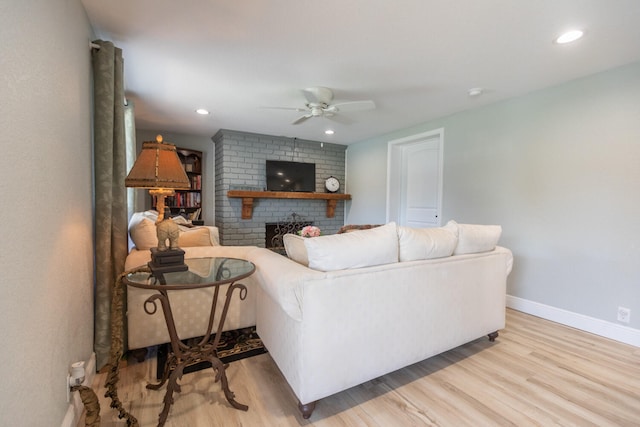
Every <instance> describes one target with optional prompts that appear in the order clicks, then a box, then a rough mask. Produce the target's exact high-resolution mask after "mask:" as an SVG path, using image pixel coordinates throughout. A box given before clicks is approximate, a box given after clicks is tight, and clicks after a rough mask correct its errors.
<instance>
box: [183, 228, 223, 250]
mask: <svg viewBox="0 0 640 427" xmlns="http://www.w3.org/2000/svg"><path fill="white" fill-rule="evenodd" d="M178 246H180V247H183V248H188V247H192V246H216V245H215V244H214V242H212V241H211V233H210V232H209V229H208V228H206V227H197V228H191V229H189V230H187V231H182V230H181V231H180V237H178Z"/></svg>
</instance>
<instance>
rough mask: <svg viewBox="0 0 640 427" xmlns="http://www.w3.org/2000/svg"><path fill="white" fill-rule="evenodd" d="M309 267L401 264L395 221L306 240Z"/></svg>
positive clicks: (317, 268)
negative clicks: (366, 228) (399, 262)
mask: <svg viewBox="0 0 640 427" xmlns="http://www.w3.org/2000/svg"><path fill="white" fill-rule="evenodd" d="M304 245H305V247H306V249H307V254H308V258H309V267H310V268H313V269H314V270H320V271H333V270H344V269H348V268H362V267H370V266H373V265H381V264H390V263H394V262H398V232H397V227H396V224H395V222H390V223H389V224H386V225H383V226H380V227H376V228H372V229H370V230H359V231H353V232H351V233H344V234H334V235H330V236H320V237H311V238H304Z"/></svg>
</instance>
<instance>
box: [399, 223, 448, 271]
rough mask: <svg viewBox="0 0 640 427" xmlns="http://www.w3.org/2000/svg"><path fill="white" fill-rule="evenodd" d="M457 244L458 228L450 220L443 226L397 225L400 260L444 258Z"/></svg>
mask: <svg viewBox="0 0 640 427" xmlns="http://www.w3.org/2000/svg"><path fill="white" fill-rule="evenodd" d="M457 244H458V228H457V226H456V224H455V223H452V221H450V222H449V223H448V224H447V225H445V226H444V227H437V228H411V227H403V226H398V245H399V258H400V261H402V262H405V261H416V260H420V259H433V258H444V257H448V256H451V254H453V251H454V249H455V248H456V245H457Z"/></svg>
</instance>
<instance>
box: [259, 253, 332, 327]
mask: <svg viewBox="0 0 640 427" xmlns="http://www.w3.org/2000/svg"><path fill="white" fill-rule="evenodd" d="M248 260H249V261H251V262H253V263H254V264H255V265H256V273H255V274H256V275H257V276H258V280H259V282H260V286H261V287H262V289H263V290H264V291H265V292H266V293H267V294H268V295H269V296H270V297H271V298H272V299H273V300H274V301H275V302H276V303H277V304H278V305H279V306H280V307H281V308H282V310H283V311H284V312H285V313H287V315H289V316H290V317H291V318H292V319H294V320H296V321H301V320H302V316H303V310H302V306H303V299H304V292H303V290H304V286H303V285H304V284H305V283H308V282H311V281H315V280H323V279H325V278H326V276H327V274H326V273H325V272H323V271H316V270H312V269H310V268H308V267H305V266H304V265H302V264H299V263H297V262H295V261H292V260H291V259H289V258H287V257H286V256H283V255H280V254H277V253H275V252H273V251H271V250H269V249H264V248H257V249H256V250H253V251H251V252H250V253H249V254H248Z"/></svg>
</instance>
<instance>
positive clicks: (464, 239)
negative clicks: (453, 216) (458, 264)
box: [453, 224, 502, 255]
mask: <svg viewBox="0 0 640 427" xmlns="http://www.w3.org/2000/svg"><path fill="white" fill-rule="evenodd" d="M457 226H458V246H456V249H455V250H454V251H453V254H454V255H462V254H473V253H478V252H488V251H492V250H494V249H495V248H496V245H497V244H498V240H500V235H501V234H502V227H501V226H499V225H479V224H457Z"/></svg>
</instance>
